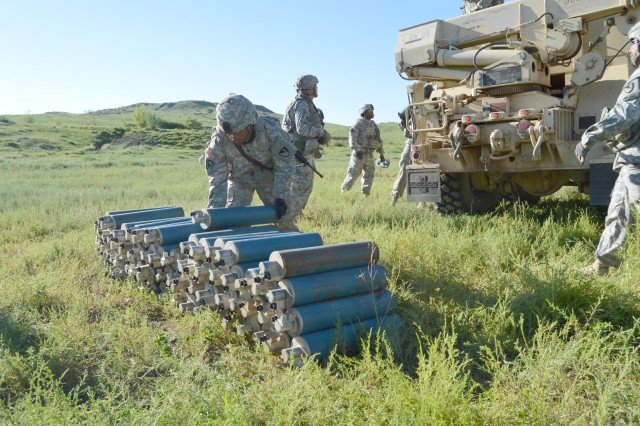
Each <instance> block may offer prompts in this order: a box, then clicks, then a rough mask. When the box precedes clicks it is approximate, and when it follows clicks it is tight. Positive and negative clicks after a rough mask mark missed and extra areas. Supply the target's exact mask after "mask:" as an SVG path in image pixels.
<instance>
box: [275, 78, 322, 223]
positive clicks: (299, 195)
mask: <svg viewBox="0 0 640 426" xmlns="http://www.w3.org/2000/svg"><path fill="white" fill-rule="evenodd" d="M295 87H296V92H297V95H296V97H295V99H294V100H293V101H292V102H291V103H289V105H287V108H286V110H285V113H284V116H283V117H282V128H283V129H284V131H285V132H287V133H289V134H290V135H291V139H292V142H293V144H294V145H295V147H296V148H297V149H298V150H299V151H300V152H302V153H303V154H304V156H305V158H306V159H307V161H308V162H309V164H311V165H312V166H314V167H315V159H316V158H320V157H321V156H322V155H321V153H320V150H321V149H322V148H321V147H320V145H326V144H328V143H329V140H330V139H331V135H329V132H327V131H326V130H324V129H323V127H324V116H323V114H322V111H321V110H320V109H318V108H316V106H315V104H314V103H313V99H314V98H317V97H318V79H317V78H316V77H315V76H313V75H309V74H307V75H302V76H300V77H298V79H297V80H296V83H295ZM313 179H314V172H313V170H312V169H311V168H310V167H307V166H305V165H304V164H298V165H297V167H296V169H295V174H294V176H293V178H292V180H291V192H290V194H289V204H288V206H289V209H288V212H287V216H286V217H285V220H288V221H295V218H296V217H297V216H298V215H299V214H300V212H302V209H304V208H305V206H306V205H307V201H309V196H311V191H312V190H313Z"/></svg>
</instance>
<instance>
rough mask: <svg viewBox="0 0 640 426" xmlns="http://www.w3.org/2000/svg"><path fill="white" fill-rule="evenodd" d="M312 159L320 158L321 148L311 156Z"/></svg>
mask: <svg viewBox="0 0 640 426" xmlns="http://www.w3.org/2000/svg"><path fill="white" fill-rule="evenodd" d="M313 158H322V148H318V150H317V151H316V152H315V153H314V154H313Z"/></svg>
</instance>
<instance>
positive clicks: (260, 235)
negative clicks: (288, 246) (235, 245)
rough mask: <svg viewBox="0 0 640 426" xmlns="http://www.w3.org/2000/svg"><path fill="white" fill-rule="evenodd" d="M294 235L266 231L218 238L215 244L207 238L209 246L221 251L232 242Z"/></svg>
mask: <svg viewBox="0 0 640 426" xmlns="http://www.w3.org/2000/svg"><path fill="white" fill-rule="evenodd" d="M289 234H294V232H282V231H280V230H277V231H265V232H256V233H253V234H236V235H226V236H224V237H218V238H216V239H215V240H214V241H213V243H212V242H211V239H210V238H207V239H206V240H207V245H208V246H209V247H218V248H219V249H221V248H223V247H224V246H225V244H227V243H228V242H230V241H241V240H255V239H258V238H270V237H273V236H276V235H289ZM295 234H299V232H295Z"/></svg>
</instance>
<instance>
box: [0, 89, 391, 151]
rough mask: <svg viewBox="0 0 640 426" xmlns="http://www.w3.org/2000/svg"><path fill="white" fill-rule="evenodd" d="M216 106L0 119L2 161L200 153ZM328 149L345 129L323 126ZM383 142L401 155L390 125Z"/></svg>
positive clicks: (184, 104)
mask: <svg viewBox="0 0 640 426" xmlns="http://www.w3.org/2000/svg"><path fill="white" fill-rule="evenodd" d="M140 107H143V108H144V109H145V110H146V111H147V112H148V114H149V115H151V116H152V117H154V119H155V120H156V121H157V122H158V125H157V126H154V128H149V127H147V128H143V127H141V126H140V125H139V123H137V121H136V119H135V111H136V110H137V109H138V108H140ZM256 107H257V109H258V113H259V114H261V115H271V116H274V117H277V118H281V117H282V115H281V114H276V113H274V112H273V111H271V110H269V109H267V108H265V107H263V106H260V105H257V106H256ZM215 111H216V104H215V103H212V102H207V101H180V102H164V103H137V104H133V105H128V106H123V107H119V108H111V109H104V110H99V111H92V112H87V113H85V114H70V113H66V112H49V113H45V114H28V115H4V116H0V152H2V153H5V155H9V156H12V155H15V156H18V157H20V156H25V155H26V156H28V155H30V153H33V151H34V150H35V151H37V152H48V153H54V152H63V151H65V152H66V151H86V150H97V149H113V148H129V147H132V146H141V145H142V146H165V147H174V148H180V149H198V150H199V149H201V148H202V147H203V146H205V145H206V143H207V141H208V140H209V137H210V136H211V129H212V128H213V127H214V126H215V125H216V120H215ZM326 128H327V130H328V131H329V132H330V133H331V134H332V135H333V144H334V145H337V146H347V145H348V143H347V140H348V131H349V128H348V127H347V126H341V125H336V124H331V123H328V124H327V125H326ZM380 129H381V131H382V134H383V138H384V139H385V141H386V142H388V143H389V145H388V146H389V147H391V145H396V146H397V147H398V149H399V150H401V149H402V134H401V132H400V131H399V129H398V126H397V124H395V123H382V124H380Z"/></svg>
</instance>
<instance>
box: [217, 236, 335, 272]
mask: <svg viewBox="0 0 640 426" xmlns="http://www.w3.org/2000/svg"><path fill="white" fill-rule="evenodd" d="M321 245H322V237H321V236H320V234H318V233H317V232H304V233H300V232H294V233H291V234H286V235H275V236H266V237H264V238H255V239H246V240H236V241H228V242H227V243H226V244H225V245H224V248H223V249H222V250H218V251H217V252H216V261H219V262H224V264H225V265H233V264H236V263H245V262H252V261H260V260H265V259H268V258H269V255H270V254H271V253H272V252H273V251H275V250H287V249H291V248H295V247H316V246H321Z"/></svg>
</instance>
